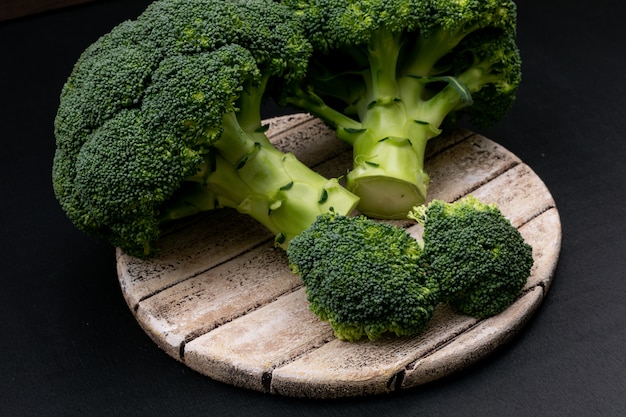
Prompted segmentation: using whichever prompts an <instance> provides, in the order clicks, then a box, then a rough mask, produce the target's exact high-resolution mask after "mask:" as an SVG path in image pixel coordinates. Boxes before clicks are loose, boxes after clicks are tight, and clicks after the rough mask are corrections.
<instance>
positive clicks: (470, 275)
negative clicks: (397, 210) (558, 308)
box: [409, 195, 533, 318]
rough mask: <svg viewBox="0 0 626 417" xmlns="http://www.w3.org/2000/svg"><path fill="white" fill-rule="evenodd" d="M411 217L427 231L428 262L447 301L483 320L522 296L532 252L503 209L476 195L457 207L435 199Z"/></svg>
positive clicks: (531, 261) (432, 274) (468, 197)
mask: <svg viewBox="0 0 626 417" xmlns="http://www.w3.org/2000/svg"><path fill="white" fill-rule="evenodd" d="M409 217H410V218H412V219H415V220H416V221H417V222H418V223H420V224H422V225H423V226H424V232H423V238H422V239H423V245H424V249H423V253H422V257H423V259H424V261H425V262H426V264H427V265H428V266H427V269H428V274H429V275H431V276H433V277H434V278H435V279H436V280H437V281H438V283H439V289H440V299H441V301H442V302H446V303H448V304H449V305H451V306H452V307H454V308H456V309H458V310H459V311H460V312H462V313H464V314H468V315H470V316H473V317H477V318H483V317H489V316H493V315H495V314H498V313H500V312H501V311H503V310H504V309H505V308H507V307H508V306H509V305H510V304H511V303H512V302H513V301H514V300H515V299H516V298H517V297H518V296H519V295H520V293H521V291H522V288H523V287H524V285H525V284H526V281H527V279H528V277H529V275H530V270H531V268H532V265H533V256H532V248H531V246H530V245H528V244H527V243H526V242H525V241H524V239H523V237H522V236H521V234H520V233H519V231H518V230H517V229H516V228H515V227H514V226H513V225H512V224H511V223H510V221H509V220H508V219H507V218H506V217H504V215H503V214H502V213H501V211H500V209H499V208H498V206H497V205H495V204H485V203H483V202H481V201H479V200H478V199H477V198H476V197H474V196H472V195H470V196H467V197H465V198H462V199H460V200H458V201H456V202H453V203H446V202H444V201H441V200H433V201H432V202H430V203H429V204H427V205H422V206H419V207H415V208H414V209H413V210H412V211H411V213H410V214H409Z"/></svg>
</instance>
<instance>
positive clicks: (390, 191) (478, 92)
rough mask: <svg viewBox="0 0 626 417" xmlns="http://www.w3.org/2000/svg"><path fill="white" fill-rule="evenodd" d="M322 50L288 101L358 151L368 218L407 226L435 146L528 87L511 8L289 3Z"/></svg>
mask: <svg viewBox="0 0 626 417" xmlns="http://www.w3.org/2000/svg"><path fill="white" fill-rule="evenodd" d="M282 3H283V4H286V5H288V6H289V7H290V8H292V9H293V10H294V14H295V15H296V16H298V17H299V18H300V19H301V20H302V22H303V25H304V27H305V30H306V33H307V34H308V36H309V39H310V40H311V43H312V45H313V47H314V52H313V56H312V58H311V63H310V65H309V72H308V74H307V76H306V78H304V79H303V81H302V82H301V83H297V84H293V85H292V86H294V88H293V89H291V91H288V92H286V93H285V94H284V97H283V101H284V102H286V103H290V104H292V105H294V106H297V107H299V108H302V109H305V110H306V111H308V112H310V113H312V114H314V115H316V116H318V117H320V118H321V119H322V120H324V121H325V122H326V123H328V124H329V125H330V126H331V127H333V128H335V129H336V131H337V136H338V137H339V138H340V139H342V140H344V141H345V142H347V143H349V144H350V145H352V146H353V148H354V157H353V169H352V171H351V172H350V173H349V174H348V175H347V187H348V189H350V190H351V191H353V192H354V193H356V194H357V195H358V196H359V197H360V198H361V200H360V203H359V210H360V211H361V212H362V213H363V214H365V215H368V216H371V217H377V218H405V217H406V214H407V213H408V212H409V211H410V210H411V208H412V207H414V206H416V205H420V204H423V202H424V201H425V198H426V194H427V190H428V186H429V176H428V174H427V173H426V172H425V171H424V153H425V148H426V144H427V142H428V140H429V139H431V138H433V137H436V136H438V135H439V134H440V133H441V131H442V129H444V128H445V127H446V126H452V125H453V123H454V122H455V120H457V119H460V118H462V117H463V116H464V115H465V116H468V117H469V118H470V121H472V122H473V123H474V124H475V125H476V126H479V127H482V126H485V125H491V124H493V123H495V122H496V121H498V120H500V119H501V118H502V117H503V116H504V115H505V113H506V112H507V111H508V109H509V108H510V107H511V105H512V103H513V101H514V99H515V95H516V92H517V88H518V86H519V84H520V81H521V60H520V55H519V51H518V48H517V46H516V44H515V35H516V13H517V11H516V6H515V3H514V2H513V1H511V0H462V1H461V0H385V1H382V0H355V1H351V0H282Z"/></svg>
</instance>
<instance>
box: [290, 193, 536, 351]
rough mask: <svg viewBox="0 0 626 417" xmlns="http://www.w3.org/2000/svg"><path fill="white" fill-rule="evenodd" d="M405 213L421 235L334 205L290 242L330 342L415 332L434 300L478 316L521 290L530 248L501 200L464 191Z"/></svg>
mask: <svg viewBox="0 0 626 417" xmlns="http://www.w3.org/2000/svg"><path fill="white" fill-rule="evenodd" d="M408 216H409V218H411V219H414V220H416V221H417V222H418V223H419V224H421V225H423V228H424V231H423V235H422V238H421V239H420V240H416V239H414V238H413V237H412V236H411V235H410V234H409V233H408V232H407V231H406V230H405V229H404V228H402V227H399V226H395V225H392V224H388V223H385V222H383V221H375V220H373V219H369V218H366V217H365V216H359V217H353V218H351V217H348V216H345V215H339V214H336V213H333V212H332V211H331V212H329V213H325V214H322V215H320V216H319V217H318V218H317V220H316V221H315V222H314V223H313V225H312V226H311V227H310V228H309V229H307V230H306V231H304V232H303V233H301V234H300V235H298V236H296V237H295V238H294V239H293V240H292V241H291V243H290V244H289V246H288V248H287V257H288V259H289V263H290V267H291V269H292V271H293V272H294V273H296V274H298V275H300V276H301V278H302V280H303V282H304V285H305V288H306V294H307V300H308V301H309V307H310V309H311V311H312V312H313V313H314V314H316V315H317V316H318V317H319V318H320V319H321V320H323V321H327V322H329V324H330V326H331V327H332V329H333V331H334V334H335V336H336V337H337V338H339V339H342V340H347V341H356V340H359V339H361V338H363V337H365V336H367V338H368V339H370V340H377V339H379V338H380V337H381V336H382V335H383V334H384V333H392V334H395V335H397V336H406V335H413V334H417V333H419V332H420V331H422V330H423V329H424V328H425V327H426V326H427V325H428V323H429V321H430V319H431V318H432V315H433V313H434V311H435V308H436V307H437V306H438V305H439V304H440V303H446V304H448V305H450V306H451V307H453V308H455V309H456V310H458V311H459V312H460V313H463V314H467V315H470V316H473V317H475V318H478V319H481V318H485V317H489V316H493V315H496V314H498V313H500V312H502V311H503V310H504V309H505V308H507V307H508V306H509V305H510V304H511V303H512V302H513V301H514V300H515V299H516V298H517V297H518V296H519V295H520V294H521V291H522V288H523V287H524V285H525V283H526V281H527V279H528V276H529V275H530V269H531V267H532V265H533V257H532V248H531V247H530V245H528V244H527V243H526V242H524V240H523V238H522V236H521V235H520V233H519V231H518V230H517V229H516V228H515V227H514V226H512V225H511V223H510V222H509V220H508V219H507V218H506V217H504V216H503V214H502V213H501V211H500V209H499V208H498V206H496V205H495V204H485V203H482V202H480V201H479V200H478V199H477V198H475V197H474V196H472V195H469V196H467V197H465V198H462V199H460V200H458V201H456V202H453V203H446V202H444V201H441V200H433V201H431V202H430V203H428V204H424V205H420V206H416V207H414V208H413V209H412V210H411V212H410V213H409V214H408Z"/></svg>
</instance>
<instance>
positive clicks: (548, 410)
mask: <svg viewBox="0 0 626 417" xmlns="http://www.w3.org/2000/svg"><path fill="white" fill-rule="evenodd" d="M147 3H148V2H147V1H128V0H124V1H122V0H118V1H104V2H98V3H92V4H89V5H85V6H80V7H77V8H72V9H66V10H62V11H58V12H54V13H49V14H44V15H38V16H34V17H30V18H25V19H21V20H16V21H12V22H8V23H5V24H0V122H1V123H0V138H1V141H2V142H1V143H2V148H1V149H0V179H1V183H0V199H1V200H0V207H1V208H0V210H2V212H1V214H2V215H1V216H0V236H1V237H2V239H1V240H0V242H1V243H0V244H1V248H0V255H1V256H2V261H1V263H0V265H2V269H1V270H0V271H1V272H0V275H1V284H0V415H1V416H91V415H96V416H118V415H119V416H126V415H127V416H176V415H186V416H189V415H193V416H248V415H250V416H252V415H254V416H264V415H280V416H282V415H298V416H316V417H321V416H370V415H371V416H374V415H375V416H391V415H395V416H418V415H420V416H463V417H467V416H509V417H510V416H516V415H520V416H559V417H563V416H585V417H587V416H589V417H591V416H610V417H612V416H616V417H617V416H624V415H626V347H625V346H626V301H625V300H624V298H625V295H626V256H625V255H624V249H625V248H626V209H625V208H624V203H626V184H625V179H626V168H625V167H626V163H625V162H624V157H625V156H626V148H625V143H626V138H625V137H626V126H625V125H626V114H625V112H626V98H625V97H626V71H625V70H624V68H625V66H626V65H625V64H626V46H624V39H626V26H625V25H624V24H623V16H624V15H625V13H626V2H624V1H623V0H615V1H610V0H595V1H591V0H589V1H562V0H558V1H550V0H527V1H521V0H520V2H519V3H520V6H519V14H520V17H519V44H520V47H521V49H522V51H523V57H524V65H525V66H524V84H523V87H522V88H521V91H520V93H519V98H518V101H517V103H516V105H515V108H514V109H513V110H512V111H511V113H510V114H509V116H508V118H507V119H506V120H504V121H503V122H502V123H501V124H500V125H499V126H497V127H496V128H493V129H490V130H484V131H482V133H485V134H486V135H487V136H488V137H490V138H491V139H494V140H496V141H498V142H499V143H501V144H502V145H504V146H505V147H507V148H508V149H510V150H511V151H513V152H514V153H516V154H517V155H518V156H520V157H521V158H522V159H523V160H524V161H525V162H526V163H527V164H529V165H530V166H531V167H532V168H533V169H534V170H535V171H536V172H537V174H538V175H539V176H540V177H541V178H542V179H543V180H544V181H545V182H546V184H547V185H548V187H549V188H550V190H551V192H552V194H553V196H554V197H555V199H556V202H557V206H558V208H559V210H560V213H561V221H562V223H563V246H562V252H561V258H560V261H559V266H558V269H557V273H556V276H555V278H554V282H553V285H552V287H551V289H550V292H549V294H548V296H547V298H546V300H545V301H544V303H543V304H542V306H541V308H540V310H539V311H538V313H537V314H536V315H535V316H534V318H533V320H532V321H531V322H530V323H529V324H528V325H527V326H526V327H525V328H524V330H523V331H522V332H521V333H520V334H519V335H518V337H516V338H515V339H514V340H513V341H512V342H511V343H510V344H508V345H507V346H505V347H504V348H502V349H500V350H499V351H498V352H497V353H496V354H494V355H492V356H490V357H489V358H487V359H486V360H484V361H482V362H480V363H479V364H478V365H477V366H475V367H472V368H471V369H468V370H467V371H465V372H462V373H459V374H455V375H454V376H452V377H450V378H446V379H445V380H442V381H439V382H437V383H434V384H431V385H428V386H426V387H423V388H418V389H414V390H411V391H408V392H403V393H399V394H394V395H389V396H378V397H371V398H360V399H356V400H341V401H317V400H316V401H310V400H297V399H289V398H283V397H278V396H270V395H267V394H261V393H257V392H251V391H246V390H242V389H238V388H234V387H231V386H228V385H224V384H221V383H218V382H215V381H212V380H210V379H208V378H206V377H204V376H202V375H199V374H197V373H195V372H193V371H191V370H189V369H188V368H186V367H185V366H184V365H182V364H180V363H178V362H176V361H175V360H174V359H172V358H170V357H169V356H167V355H166V354H165V353H163V352H162V351H161V350H159V348H158V347H157V346H156V345H155V344H154V343H153V342H152V341H151V340H150V339H149V338H148V336H147V335H146V334H144V332H143V331H142V330H141V329H140V327H139V326H138V325H137V323H136V321H135V319H134V318H133V316H132V314H131V312H130V311H129V310H128V308H127V306H126V304H125V303H124V300H123V298H122V295H121V291H120V289H119V286H118V283H117V276H116V271H115V259H114V253H113V250H112V248H111V247H109V246H108V245H107V244H105V243H102V242H98V241H95V240H94V239H92V238H89V237H86V236H84V235H82V234H81V233H80V232H78V231H77V230H76V229H75V228H74V227H73V226H72V225H71V224H70V223H69V221H68V220H67V219H66V217H65V215H64V214H63V212H62V211H61V210H60V208H59V206H58V204H57V202H56V200H55V199H54V196H53V193H52V189H51V185H50V170H51V163H52V155H53V152H54V137H53V133H52V121H53V118H54V114H55V111H56V106H57V103H58V94H59V91H60V89H61V86H62V84H63V82H64V80H65V78H66V77H67V76H68V74H69V72H70V70H71V68H72V65H73V63H74V62H75V60H76V58H77V57H78V55H79V53H80V52H81V51H82V50H83V49H84V48H85V47H86V46H87V45H89V44H90V43H91V42H93V41H94V40H95V39H96V38H97V37H98V36H100V35H101V34H103V33H105V32H107V31H109V30H110V29H111V28H112V27H113V26H114V25H115V24H117V23H119V22H120V21H121V20H123V19H126V18H131V17H134V16H136V15H137V14H138V13H139V12H140V11H141V10H143V8H144V7H145V5H146V4H147ZM268 112H269V113H268V114H272V113H271V111H268Z"/></svg>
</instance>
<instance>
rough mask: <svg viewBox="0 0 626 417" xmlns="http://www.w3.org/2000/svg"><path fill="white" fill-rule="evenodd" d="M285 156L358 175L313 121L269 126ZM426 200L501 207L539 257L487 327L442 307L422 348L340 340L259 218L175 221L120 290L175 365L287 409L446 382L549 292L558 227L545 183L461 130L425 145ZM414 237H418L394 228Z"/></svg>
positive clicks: (227, 215)
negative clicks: (293, 401) (263, 395)
mask: <svg viewBox="0 0 626 417" xmlns="http://www.w3.org/2000/svg"><path fill="white" fill-rule="evenodd" d="M268 123H269V124H270V129H269V131H268V136H269V137H270V138H271V140H272V142H273V143H275V144H276V146H277V147H278V148H280V149H282V150H284V151H290V152H293V153H294V154H295V155H296V156H297V157H298V158H299V159H301V160H302V161H303V162H305V163H306V164H308V165H309V166H311V167H313V168H314V169H315V170H317V171H318V172H320V173H322V174H323V175H325V176H327V177H341V176H343V175H345V173H346V172H347V170H348V169H349V168H350V166H351V159H352V156H351V150H350V148H349V147H348V146H347V145H345V144H343V143H341V142H340V141H338V140H337V139H336V138H335V137H334V134H333V132H332V131H331V130H330V129H328V128H327V127H325V126H324V124H323V123H321V122H320V121H319V120H317V119H315V118H314V117H311V116H309V115H305V114H296V115H290V116H283V117H278V118H274V119H270V120H268ZM426 170H427V171H428V172H429V174H430V176H431V187H430V190H429V199H435V198H436V199H443V200H446V201H454V200H456V199H458V198H461V197H463V196H464V195H467V194H469V193H471V194H473V195H475V196H476V197H478V198H479V199H481V200H482V201H485V202H494V203H496V204H498V205H499V206H500V208H501V210H502V212H503V213H504V214H505V215H506V216H507V217H508V218H509V219H510V220H511V222H512V223H513V224H514V225H515V226H516V227H518V228H519V230H520V232H521V233H522V235H523V236H524V238H525V239H526V241H527V242H528V243H530V244H531V245H532V246H533V256H534V259H535V264H534V266H533V269H532V271H531V276H530V277H529V279H528V283H527V285H526V287H525V289H524V291H523V293H522V295H521V296H520V297H519V299H518V300H517V301H515V302H514V303H513V304H512V305H511V306H510V307H509V308H508V309H507V310H505V311H504V312H503V313H501V314H499V315H497V316H495V317H491V318H489V319H485V320H476V319H474V318H471V317H467V316H463V315H459V314H457V313H455V312H454V311H453V310H451V309H450V308H448V307H447V306H445V305H441V306H440V307H439V308H438V309H437V311H436V314H435V317H434V318H433V320H432V322H431V324H430V325H429V327H428V328H427V329H426V330H425V331H424V332H423V333H421V334H419V335H416V336H413V337H401V338H398V337H395V336H386V337H383V338H382V339H381V340H378V341H376V342H370V341H367V340H363V341H360V342H356V343H350V342H342V341H340V340H337V339H335V338H334V337H333V333H332V330H331V329H330V327H329V325H328V324H327V323H324V322H322V321H320V320H318V319H317V317H316V316H314V315H313V314H312V313H311V312H310V311H309V309H308V303H307V300H306V294H305V289H304V288H303V286H302V282H301V280H300V278H299V277H297V276H295V275H294V274H292V273H291V271H290V269H289V266H288V263H287V258H286V256H285V253H284V252H283V251H282V250H281V249H277V248H274V247H273V236H271V235H270V234H269V233H268V232H267V231H266V230H265V229H264V228H263V227H262V226H260V225H259V224H257V223H256V222H255V221H254V220H252V219H250V218H248V217H246V216H244V215H241V214H238V213H236V212H235V211H234V210H230V209H223V210H216V211H213V212H209V213H205V214H203V215H199V216H196V217H194V218H193V219H189V220H187V221H183V222H180V223H179V224H178V225H177V227H176V228H173V229H171V230H169V231H168V232H167V233H166V234H164V236H163V237H162V238H161V240H160V241H159V243H158V244H159V246H160V248H161V254H160V255H159V257H158V258H155V259H150V260H141V259H137V258H134V257H131V256H129V255H127V254H125V253H123V252H122V251H120V250H118V251H117V267H118V276H119V282H120V286H121V289H122V292H123V294H124V297H125V299H126V302H127V303H128V306H129V307H130V309H131V310H132V312H133V313H134V315H135V317H136V318H137V321H138V323H139V324H140V325H141V327H142V328H143V329H144V330H145V332H146V333H147V334H148V335H149V336H150V337H151V338H152V339H153V340H154V342H155V343H156V344H157V345H158V346H159V347H160V348H162V349H163V350H164V351H165V352H166V353H167V354H169V355H170V356H172V357H173V358H175V359H177V360H179V361H180V362H182V363H184V364H185V365H186V366H188V367H189V368H191V369H194V370H196V371H198V372H200V373H202V374H204V375H206V376H208V377H210V378H213V379H215V380H218V381H222V382H225V383H228V384H232V385H234V386H237V387H242V388H247V389H252V390H257V391H261V392H268V393H272V394H280V395H285V396H291V397H310V398H339V397H352V396H362V395H371V394H382V393H387V392H392V391H396V390H403V389H408V388H411V387H415V386H418V385H421V384H425V383H428V382H431V381H434V380H437V379H439V378H441V377H444V376H448V375H450V374H452V373H454V372H456V371H458V370H461V369H463V368H465V367H467V366H468V365H471V364H473V363H475V362H477V361H478V360H480V359H482V358H484V357H485V356H487V355H488V354H489V353H491V352H493V351H494V350H495V349H497V348H498V347H500V346H501V345H502V344H504V343H507V342H508V341H509V340H510V339H511V337H512V336H513V335H515V334H517V333H518V331H519V330H520V329H521V328H522V327H523V326H524V324H526V322H527V321H528V320H529V319H530V317H531V316H532V315H533V313H534V312H535V311H536V310H537V308H538V307H539V305H540V304H541V302H542V300H543V299H544V297H545V295H546V292H547V291H548V289H549V287H550V283H551V281H552V278H553V275H554V272H555V269H556V265H557V261H558V257H559V251H560V247H561V223H560V218H559V214H558V210H557V208H556V205H555V202H554V200H553V198H552V196H551V194H550V192H549V190H548V188H547V187H546V185H545V184H544V183H543V181H542V180H541V179H540V178H539V177H538V176H537V175H536V174H535V173H534V172H533V171H532V169H531V168H530V167H528V166H527V165H525V164H524V163H523V162H522V161H521V160H520V159H519V158H518V157H516V156H515V155H514V154H512V153H511V152H509V151H508V150H506V149H505V148H503V147H502V146H500V145H498V144H497V143H495V142H493V141H491V140H489V139H487V138H485V137H483V136H481V135H478V134H475V133H473V132H470V131H466V130H458V131H456V132H454V133H453V134H450V135H447V136H442V137H439V138H436V139H434V140H432V141H431V143H429V146H428V151H427V161H426ZM394 223H395V224H398V225H401V226H404V227H407V230H408V231H409V232H410V233H411V234H412V235H413V236H415V237H416V238H419V237H420V235H421V228H420V226H419V225H416V224H414V223H413V222H411V221H409V220H406V221H402V220H400V221H394Z"/></svg>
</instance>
